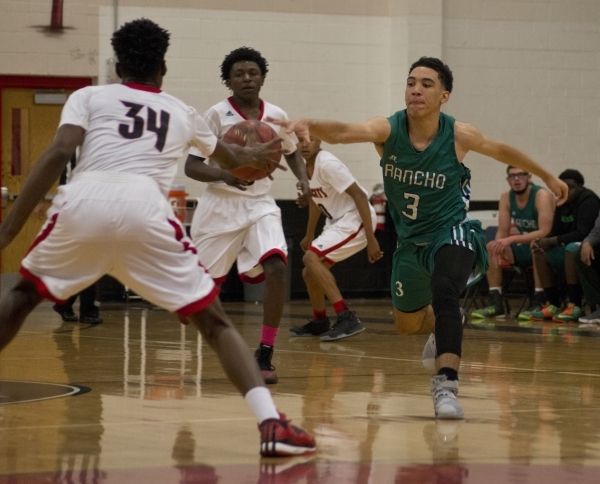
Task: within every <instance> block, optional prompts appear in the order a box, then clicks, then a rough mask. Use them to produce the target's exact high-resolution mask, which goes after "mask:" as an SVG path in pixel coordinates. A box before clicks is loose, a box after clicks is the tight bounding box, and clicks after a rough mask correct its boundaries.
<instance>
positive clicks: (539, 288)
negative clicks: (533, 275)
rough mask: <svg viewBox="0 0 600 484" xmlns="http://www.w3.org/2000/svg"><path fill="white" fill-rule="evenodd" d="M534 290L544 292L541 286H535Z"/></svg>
mask: <svg viewBox="0 0 600 484" xmlns="http://www.w3.org/2000/svg"><path fill="white" fill-rule="evenodd" d="M535 292H544V288H543V287H536V288H535Z"/></svg>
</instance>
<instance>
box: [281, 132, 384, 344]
mask: <svg viewBox="0 0 600 484" xmlns="http://www.w3.org/2000/svg"><path fill="white" fill-rule="evenodd" d="M298 149H299V151H300V152H301V153H302V156H303V157H304V159H305V160H306V171H307V173H308V179H309V183H310V191H311V195H312V200H311V202H310V204H309V215H308V224H307V226H306V236H305V237H304V238H303V239H302V241H301V242H300V246H301V247H302V250H304V251H305V253H304V257H303V258H302V262H304V270H303V271H302V277H303V278H304V281H305V282H306V288H307V290H308V295H309V297H310V302H311V305H312V310H313V319H311V320H309V322H308V323H306V324H305V325H303V326H295V327H293V328H291V329H290V334H291V335H292V336H320V337H321V341H336V340H339V339H342V338H348V337H349V336H352V335H355V334H358V333H360V332H362V331H364V330H365V327H364V326H363V325H362V323H361V322H360V320H359V319H358V318H357V317H356V314H354V312H353V311H350V310H349V309H348V306H347V304H346V302H345V301H344V298H343V297H342V294H341V292H340V290H339V288H338V285H337V283H336V281H335V277H334V276H333V274H332V273H331V271H330V268H331V266H333V265H334V264H335V263H336V262H341V261H343V260H345V259H347V258H348V257H350V256H351V255H354V254H356V253H357V252H359V251H361V250H362V249H364V248H365V247H366V248H367V257H368V258H369V262H375V261H377V260H379V259H381V257H382V256H383V253H382V252H381V250H380V248H379V243H378V242H377V239H376V238H375V226H376V225H377V218H376V214H375V209H374V208H373V206H372V205H371V204H370V203H369V200H368V198H367V192H366V190H365V189H364V188H363V187H361V186H360V185H359V184H358V183H357V182H356V179H355V178H354V176H353V175H352V173H351V172H350V170H349V169H348V167H347V166H346V165H344V164H343V163H342V162H341V161H340V160H339V159H337V158H336V157H335V156H334V155H333V154H331V153H329V152H328V151H325V150H322V149H321V140H319V139H317V138H314V137H313V138H308V137H306V138H300V140H299V143H298ZM321 213H322V214H323V215H325V217H326V221H325V227H324V228H323V232H322V233H321V234H320V235H319V236H318V237H317V238H316V239H315V229H316V227H317V222H318V221H319V217H320V215H321ZM325 296H327V299H329V302H330V303H331V305H332V306H333V309H334V311H335V313H336V315H337V321H336V323H335V324H334V326H333V328H330V322H329V318H328V317H327V311H326V309H325Z"/></svg>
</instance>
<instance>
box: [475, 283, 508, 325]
mask: <svg viewBox="0 0 600 484" xmlns="http://www.w3.org/2000/svg"><path fill="white" fill-rule="evenodd" d="M498 316H504V299H503V298H502V294H500V293H499V292H498V291H497V290H493V291H490V298H489V300H488V305H487V306H486V307H484V308H483V309H477V310H475V311H473V312H472V313H471V317H472V318H476V319H486V318H495V317H498Z"/></svg>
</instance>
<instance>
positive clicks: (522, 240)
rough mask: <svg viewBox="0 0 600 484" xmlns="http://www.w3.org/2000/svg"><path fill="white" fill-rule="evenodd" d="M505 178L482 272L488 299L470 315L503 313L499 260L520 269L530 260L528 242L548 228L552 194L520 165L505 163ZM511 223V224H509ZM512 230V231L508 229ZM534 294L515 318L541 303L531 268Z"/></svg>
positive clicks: (531, 261)
mask: <svg viewBox="0 0 600 484" xmlns="http://www.w3.org/2000/svg"><path fill="white" fill-rule="evenodd" d="M506 173H507V177H506V180H507V181H508V184H509V185H510V190H508V191H506V192H504V193H503V194H502V195H501V197H500V202H499V204H498V231H497V232H496V237H495V238H494V240H492V241H490V242H488V244H487V250H488V255H489V258H490V268H489V270H488V271H487V273H486V276H487V280H488V284H489V286H490V295H489V300H488V303H487V305H486V307H484V308H483V309H479V310H476V311H474V312H473V313H472V314H471V317H472V318H480V319H483V318H494V317H498V316H504V314H505V313H506V312H507V311H506V309H505V303H504V299H503V297H502V263H503V262H504V263H505V264H506V263H507V264H510V265H511V266H512V265H514V266H518V267H521V268H523V269H526V268H527V267H529V266H531V265H532V263H533V259H532V255H531V249H530V247H529V244H530V243H531V242H533V241H534V240H536V239H541V238H544V237H546V235H548V233H549V232H550V230H551V228H552V218H553V216H554V197H553V196H552V194H551V193H550V192H549V191H548V190H546V189H544V188H542V187H540V186H539V185H535V184H533V183H532V182H531V174H530V173H527V172H525V171H523V170H522V169H521V168H515V167H514V166H509V167H508V168H507V169H506ZM513 224H514V227H513ZM513 228H514V229H515V230H512V229H513ZM534 281H535V295H534V298H533V300H532V301H531V307H530V308H529V309H527V311H523V312H522V313H520V314H519V319H527V320H528V319H529V314H530V313H531V312H532V311H539V310H540V309H541V308H542V305H543V304H544V302H545V299H544V293H543V289H542V285H541V283H540V280H539V277H538V275H537V271H535V270H534Z"/></svg>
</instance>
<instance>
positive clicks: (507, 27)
mask: <svg viewBox="0 0 600 484" xmlns="http://www.w3.org/2000/svg"><path fill="white" fill-rule="evenodd" d="M51 4H52V2H51V1H49V0H48V1H47V0H43V1H42V0H31V1H19V2H14V1H8V0H0V11H1V12H2V15H0V74H18V75H54V76H56V75H68V76H92V77H97V79H98V83H104V82H106V81H107V59H110V58H111V57H112V52H111V50H110V45H109V42H108V39H109V38H110V34H111V32H112V31H113V29H114V25H115V24H117V25H120V24H121V23H123V22H125V21H127V20H130V19H133V18H136V17H139V16H146V17H148V18H152V19H153V20H155V21H157V22H159V23H160V24H161V25H163V26H164V27H165V28H167V29H169V30H170V31H171V32H172V34H173V41H172V46H171V48H170V50H169V52H168V65H169V74H168V76H167V78H166V82H165V85H164V88H165V90H167V91H169V92H171V93H173V94H174V95H176V96H179V97H181V98H182V99H184V100H185V101H186V102H188V103H189V104H192V105H194V106H195V107H197V108H198V109H199V110H203V109H205V108H207V107H209V106H210V105H212V104H214V103H215V102H217V101H219V100H220V99H222V98H224V97H226V96H227V95H228V92H227V90H226V89H225V88H224V86H222V85H221V84H220V79H219V65H220V63H221V61H222V58H223V56H224V55H225V54H226V53H227V52H229V51H230V50H231V49H233V48H236V47H239V46H241V45H249V46H252V47H255V48H257V49H258V50H260V51H261V52H262V53H263V54H264V55H265V57H266V58H267V59H268V61H269V63H270V71H269V74H268V76H267V80H266V83H265V87H264V88H263V97H264V98H265V99H267V100H269V101H270V102H273V103H275V104H278V105H280V106H281V107H283V108H284V109H285V110H286V111H287V112H288V114H289V115H290V116H313V117H327V118H334V119H340V120H346V121H361V120H364V119H367V118H369V117H371V116H376V115H384V116H387V115H389V114H391V113H393V112H394V111H396V110H398V109H403V108H404V98H403V95H404V92H403V91H404V83H405V79H406V75H407V70H408V67H409V65H410V64H411V63H412V62H413V61H414V60H416V59H417V58H418V57H419V56H421V55H433V56H441V57H442V58H443V59H444V60H445V61H446V62H447V63H448V64H449V65H450V67H451V68H452V70H453V72H454V76H455V88H454V92H453V94H452V96H451V100H450V102H449V103H448V105H447V106H446V107H445V111H446V112H447V113H449V114H451V115H453V116H455V117H456V118H457V119H459V120H461V121H468V122H472V123H473V124H475V125H476V126H478V127H479V128H480V129H481V130H482V131H483V132H484V133H485V134H488V135H490V136H492V137H495V138H498V139H500V140H503V141H506V142H508V143H511V144H515V145H516V146H518V147H520V148H522V149H524V150H525V151H527V152H528V153H530V154H531V155H533V156H534V157H535V158H536V159H538V160H539V161H541V162H543V163H544V164H545V165H546V166H548V167H549V168H550V169H551V170H552V171H553V172H555V173H559V172H560V171H562V170H563V169H564V168H566V167H571V168H577V169H579V170H580V171H581V172H582V173H583V174H584V176H585V177H586V184H587V185H588V186H589V187H591V188H592V189H594V190H596V191H597V192H600V174H599V171H598V170H597V169H596V166H597V164H598V161H599V160H598V158H599V153H600V150H599V148H600V146H599V143H600V141H599V140H600V136H599V133H598V130H599V129H600V122H599V121H600V119H599V115H598V113H599V112H600V110H599V107H600V106H599V103H600V101H599V98H600V95H599V94H600V93H599V90H600V87H598V82H597V79H598V77H599V74H600V72H599V71H600V66H599V65H598V59H599V58H600V42H599V40H600V27H599V25H600V3H599V2H598V1H597V0H569V1H568V2H565V1H564V0H544V1H541V0H537V1H536V0H513V1H511V2H484V1H481V0H443V1H442V0H427V1H425V2H423V1H420V0H368V1H367V0H357V1H353V2H347V1H343V0H332V1H330V0H328V1H322V2H313V1H311V0H297V1H295V2H288V1H280V2H273V1H268V0H247V1H245V2H238V1H234V0H218V1H217V0H207V1H202V2H199V1H183V0H172V1H169V2H166V1H158V0H149V1H141V0H137V1H132V0H129V1H123V0H120V1H96V2H94V1H77V0H70V1H69V2H65V6H64V25H65V27H67V28H65V29H64V31H63V33H62V34H60V35H47V34H45V33H44V32H43V29H42V28H41V27H36V26H42V27H43V26H44V25H47V24H48V23H49V22H50V11H51V6H52V5H51ZM167 5H168V6H167ZM200 6H201V7H202V8H199V7H200ZM115 13H116V16H115ZM327 149H330V150H331V151H332V152H334V153H335V154H336V155H338V156H339V157H340V158H341V159H342V160H344V161H345V162H347V163H348V165H349V166H350V168H351V169H352V171H353V172H354V174H355V175H356V176H357V178H358V179H359V181H360V182H361V183H362V184H363V185H364V186H365V187H366V188H367V189H369V190H370V189H371V188H372V186H373V185H374V184H375V183H377V182H379V181H380V180H381V175H380V172H379V167H378V157H377V155H376V153H375V151H374V149H373V148H372V147H371V146H367V145H353V146H333V147H327ZM181 163H183V160H182V161H181ZM466 164H467V165H468V166H470V167H471V168H472V172H473V199H475V200H491V199H497V198H498V197H499V195H500V193H501V192H502V191H503V190H504V189H505V188H506V182H505V181H504V167H503V166H502V165H500V164H498V163H495V162H493V161H490V160H487V159H485V158H484V157H481V156H479V155H475V154H469V155H467V158H466ZM178 180H179V182H181V183H183V184H185V185H186V187H187V188H188V192H190V193H193V194H199V193H201V192H202V185H201V184H199V183H195V182H192V181H191V180H189V179H186V178H185V176H184V175H183V171H182V170H181V169H180V171H179V175H178ZM293 193H294V182H293V177H292V176H291V174H289V173H287V174H280V175H278V182H277V183H276V184H275V185H274V187H273V195H274V196H275V197H276V198H293V195H292V194H293Z"/></svg>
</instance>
